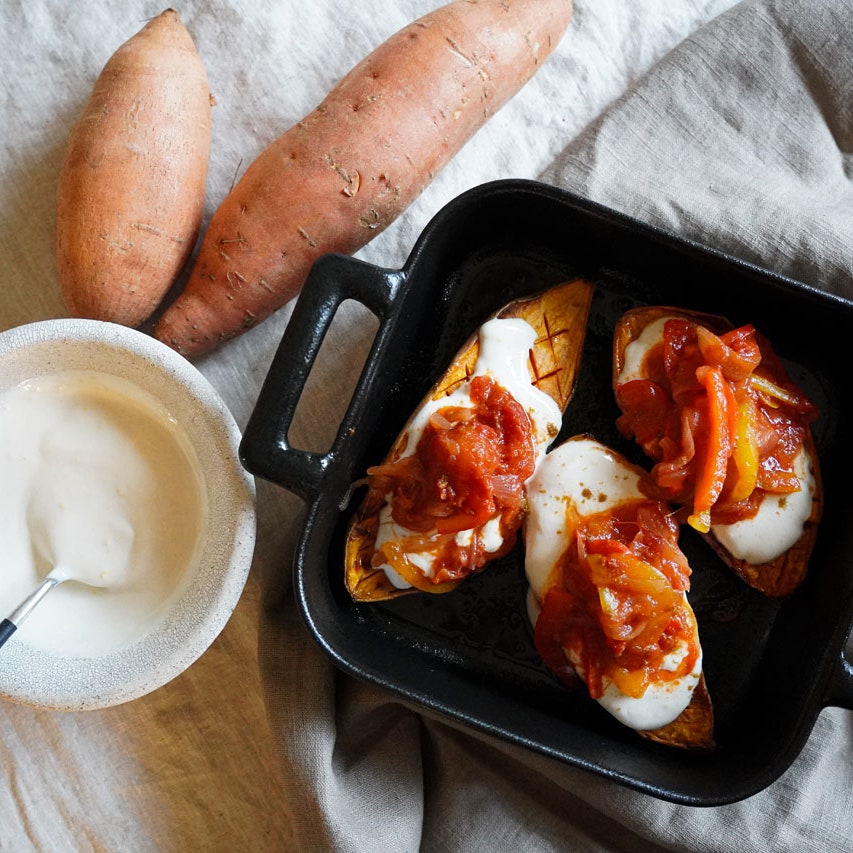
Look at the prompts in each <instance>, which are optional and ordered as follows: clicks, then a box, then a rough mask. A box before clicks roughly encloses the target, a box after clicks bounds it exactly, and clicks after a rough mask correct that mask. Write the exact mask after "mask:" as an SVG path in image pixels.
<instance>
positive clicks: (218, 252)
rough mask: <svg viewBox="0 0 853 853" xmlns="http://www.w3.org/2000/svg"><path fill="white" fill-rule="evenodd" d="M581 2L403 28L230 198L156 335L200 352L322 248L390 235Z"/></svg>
mask: <svg viewBox="0 0 853 853" xmlns="http://www.w3.org/2000/svg"><path fill="white" fill-rule="evenodd" d="M571 13H572V4H571V0H455V2H452V3H449V4H447V5H446V6H443V7H441V8H439V9H437V10H435V11H434V12H432V13H430V14H427V15H425V16H424V17H422V18H420V19H419V20H417V21H415V22H414V23H412V24H410V25H409V26H407V27H405V28H404V29H402V30H401V31H399V32H398V33H397V34H396V35H393V36H391V37H390V38H389V39H388V40H387V41H386V42H385V43H384V44H382V45H380V46H379V47H378V48H377V49H376V50H375V51H374V52H373V53H371V54H370V55H369V56H367V57H366V58H365V59H364V60H362V61H361V62H360V63H359V64H358V65H357V66H356V67H355V68H354V69H353V70H352V71H350V73H349V74H347V75H346V76H345V77H344V78H343V79H342V80H341V81H340V83H338V85H337V86H336V87H335V88H334V89H333V90H332V91H331V92H330V93H329V94H328V96H327V97H326V99H325V100H324V101H323V102H322V103H321V104H320V105H319V106H318V107H317V108H316V109H315V110H314V111H313V112H312V113H311V114H310V115H308V116H307V117H305V118H304V119H303V120H302V121H300V122H299V123H298V124H296V125H295V126H294V127H292V128H291V129H290V130H288V131H287V132H285V133H284V134H283V135H282V136H280V137H279V138H278V139H277V140H276V141H275V142H273V143H272V144H271V145H270V146H269V147H268V148H267V149H266V150H265V151H263V152H262V153H261V154H260V155H259V156H258V158H257V159H256V160H255V161H254V162H253V163H252V164H251V165H250V166H249V168H248V169H247V170H246V173H245V174H244V175H243V177H242V179H241V180H240V181H239V182H238V183H237V185H236V186H235V187H234V188H233V190H232V191H231V192H230V193H229V194H228V195H227V197H226V198H225V199H224V200H223V201H222V203H221V204H220V206H219V209H218V210H217V211H216V213H215V215H214V217H213V219H212V221H211V223H210V227H209V229H208V231H207V233H206V235H205V237H204V240H203V243H202V246H201V249H200V252H199V257H198V259H197V261H196V263H195V266H194V269H193V270H192V272H191V274H190V277H189V281H188V283H187V286H186V288H185V291H184V293H183V294H181V295H180V296H179V297H178V298H177V300H176V301H175V302H174V303H173V304H172V305H171V306H169V307H168V308H167V309H166V311H165V312H164V314H163V316H162V317H161V318H160V320H159V322H158V323H157V325H156V327H155V329H154V334H155V336H156V337H158V338H159V339H160V340H162V341H164V342H165V343H167V344H169V345H170V346H172V347H173V348H175V349H176V350H178V351H179V352H181V353H183V354H185V355H187V356H192V355H194V354H197V353H200V352H203V351H205V350H208V349H211V348H212V347H214V346H216V345H217V344H218V343H220V342H221V341H223V340H225V339H228V338H231V337H234V336H236V335H238V334H240V333H241V332H242V331H244V330H245V329H247V328H249V327H251V326H254V325H255V324H257V323H258V322H260V321H261V320H263V319H264V318H265V317H267V316H269V315H270V314H271V313H273V312H274V311H275V310H276V309H278V308H279V307H281V306H282V305H283V304H285V303H286V302H287V301H288V300H289V299H290V298H291V297H293V296H295V295H296V294H297V293H298V291H299V290H300V288H301V287H302V285H303V283H304V280H305V277H306V274H307V272H308V270H309V268H310V266H311V264H312V263H313V262H314V260H315V259H316V258H317V257H318V256H319V255H321V254H323V253H326V252H344V253H351V252H354V251H356V250H358V249H359V248H361V247H362V246H364V245H365V244H366V243H367V242H368V241H369V240H371V239H372V238H373V237H374V236H376V235H377V234H378V233H380V232H381V231H382V230H383V229H384V228H385V227H386V226H387V225H388V224H389V223H391V222H392V221H393V220H394V219H395V218H396V217H397V216H398V215H399V214H400V213H401V212H402V211H403V210H404V209H405V208H406V207H407V206H408V205H409V204H410V203H411V202H412V201H413V199H415V198H416V197H417V196H418V194H419V193H420V192H421V191H422V190H423V189H424V187H425V186H426V185H427V184H428V183H429V182H430V180H431V179H432V178H433V176H434V175H435V174H436V172H438V170H439V169H441V168H442V167H443V166H444V165H445V164H446V163H447V162H448V160H450V158H451V157H453V156H454V154H455V153H456V152H457V151H458V150H459V149H460V148H461V147H462V145H463V144H464V143H465V142H466V141H467V140H468V139H469V138H470V137H471V136H472V135H473V134H474V132H475V131H476V130H478V129H479V128H480V127H481V126H482V125H483V124H484V123H485V122H486V121H487V120H488V119H489V118H490V117H491V116H492V114H493V113H494V112H496V111H497V110H498V108H499V107H501V106H502V105H503V104H504V103H505V102H506V101H507V100H508V99H509V98H510V97H512V96H513V95H514V94H515V93H516V92H517V91H518V90H519V89H520V88H521V87H522V86H523V85H524V84H525V83H526V82H527V80H528V79H529V78H530V77H531V76H532V75H533V74H534V73H535V71H536V70H537V69H538V68H539V66H540V65H541V64H542V63H543V62H544V61H545V59H546V58H547V57H548V56H549V54H550V53H551V52H552V50H553V49H554V47H555V46H556V45H557V42H558V41H559V39H560V38H561V36H562V34H563V32H564V31H565V29H566V27H567V26H568V23H569V19H570V18H571Z"/></svg>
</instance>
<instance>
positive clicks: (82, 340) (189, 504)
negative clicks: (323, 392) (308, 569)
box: [0, 319, 256, 711]
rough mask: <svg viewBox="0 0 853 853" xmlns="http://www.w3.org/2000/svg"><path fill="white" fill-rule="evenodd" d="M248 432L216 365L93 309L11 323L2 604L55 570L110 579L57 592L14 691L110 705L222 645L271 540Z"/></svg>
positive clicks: (1, 403)
mask: <svg viewBox="0 0 853 853" xmlns="http://www.w3.org/2000/svg"><path fill="white" fill-rule="evenodd" d="M240 439H241V435H240V430H239V428H238V426H237V424H236V423H235V421H234V418H233V416H232V415H231V412H230V411H229V410H228V407H227V406H226V405H225V403H224V401H223V400H222V398H221V397H220V396H219V394H218V393H217V392H216V390H215V389H214V388H213V386H212V385H211V384H210V383H209V382H208V380H207V379H206V378H205V377H204V375H203V374H202V373H201V372H200V371H199V370H198V369H197V368H196V367H195V366H194V365H193V364H191V363H190V362H189V361H187V360H186V359H185V358H183V357H182V356H180V355H178V353H176V352H175V351H174V350H172V349H170V348H169V347H167V346H166V345H165V344H162V343H160V342H159V341H157V340H155V339H154V338H152V337H150V336H148V335H146V334H143V333H142V332H139V331H136V330H134V329H129V328H126V327H124V326H119V325H116V324H114V323H107V322H103V321H98V320H81V319H57V320H46V321H41V322H36V323H29V324H26V325H23V326H19V327H17V328H14V329H10V330H8V331H5V332H0V543H2V545H3V561H2V563H0V613H3V615H5V614H7V613H9V612H11V611H12V610H13V609H14V608H15V607H16V606H17V605H18V604H19V603H20V601H22V600H23V599H24V598H25V597H26V596H27V595H28V594H29V593H30V592H31V591H32V590H33V589H34V588H35V587H36V586H37V585H38V583H39V582H40V580H41V579H42V578H43V577H44V575H46V574H47V573H48V572H49V571H50V570H51V569H52V568H53V566H54V565H55V564H56V563H60V564H62V565H63V566H64V568H66V569H67V571H68V573H69V574H75V573H76V575H77V576H78V577H80V578H81V580H86V579H87V578H88V579H89V580H90V581H93V582H97V584H98V585H102V586H103V587H104V588H97V587H92V586H85V585H83V584H81V583H71V582H69V583H63V584H61V585H59V586H58V587H57V588H56V589H55V590H53V591H52V592H50V594H49V595H48V596H46V597H45V599H44V600H43V601H42V602H41V603H40V604H39V605H38V607H36V608H35V609H34V610H33V611H32V613H31V614H30V616H29V617H28V618H27V619H26V620H25V621H24V622H23V624H22V625H21V626H20V628H19V629H18V630H17V631H16V632H15V635H14V637H12V638H11V639H10V640H9V641H8V642H7V643H6V644H5V645H4V646H3V647H2V650H0V698H5V699H9V700H11V701H15V702H20V703H22V704H26V705H31V706H34V707H39V708H49V709H53V710H71V711H80V710H87V709H95V708H105V707H109V706H113V705H117V704H120V703H122V702H127V701H129V700H131V699H135V698H138V697H140V696H143V695H145V694H147V693H150V692H151V691H152V690H156V689H158V688H159V687H161V686H163V685H164V684H166V683H167V682H169V681H171V680H172V679H173V678H175V677H176V676H178V675H180V674H181V673H182V672H183V671H184V670H185V669H186V668H187V667H189V666H190V665H191V664H192V663H193V662H195V661H196V660H197V659H198V658H199V657H200V656H201V655H202V654H203V653H204V652H205V651H206V650H207V648H208V647H209V646H210V644H211V643H212V642H213V641H214V640H215V639H216V638H217V637H218V635H219V633H220V632H221V631H222V629H223V628H224V627H225V625H226V623H227V622H228V620H229V619H230V617H231V614H232V613H233V611H234V608H235V607H236V605H237V602H238V601H239V599H240V596H241V595H242V592H243V588H244V586H245V584H246V580H247V579H248V576H249V570H250V566H251V562H252V555H253V552H254V546H255V534H256V527H255V523H256V515H255V484H254V479H253V478H252V476H251V475H250V474H249V473H248V472H247V471H246V470H245V468H243V466H242V464H241V463H240V460H239V444H240ZM65 564H67V565H65ZM72 564H76V565H72ZM4 611H5V612H4Z"/></svg>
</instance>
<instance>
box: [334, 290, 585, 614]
mask: <svg viewBox="0 0 853 853" xmlns="http://www.w3.org/2000/svg"><path fill="white" fill-rule="evenodd" d="M592 292H593V285H592V284H590V283H589V282H587V281H585V280H583V279H573V280H571V281H567V282H564V283H562V284H560V285H557V286H556V287H553V288H551V289H549V290H547V291H545V292H543V293H541V294H539V295H537V296H534V297H531V298H527V299H523V300H519V301H516V302H513V303H511V304H509V305H507V306H506V307H504V308H503V309H502V310H501V311H499V312H498V313H497V314H496V315H495V316H494V317H493V318H491V319H490V320H489V321H488V322H486V323H484V324H483V325H482V326H481V327H480V329H479V330H478V332H477V333H476V334H475V335H474V336H473V337H472V338H471V339H470V340H469V341H468V342H467V343H466V344H465V345H464V346H463V348H462V349H461V350H460V351H459V353H458V354H457V355H456V357H455V358H454V359H453V361H452V363H451V364H450V365H449V367H448V368H447V370H446V372H445V373H444V374H443V375H442V377H441V379H440V380H439V381H438V382H437V384H436V385H435V386H434V387H433V389H432V390H431V391H430V392H429V393H428V394H427V396H426V397H425V398H424V400H423V401H422V403H421V404H420V406H419V407H418V409H417V410H416V411H415V413H414V414H413V415H412V417H411V418H410V419H409V420H408V422H407V423H406V425H405V427H404V428H403V430H402V431H401V433H400V435H399V436H398V438H397V439H396V441H395V442H394V444H393V446H392V448H391V450H390V452H389V453H388V455H387V457H386V458H385V460H384V461H383V462H382V463H381V464H378V465H376V466H373V467H371V468H369V469H368V472H367V474H368V476H367V494H366V495H365V497H364V500H363V501H362V503H361V505H360V507H359V509H358V511H357V512H356V514H355V517H354V519H353V521H352V522H351V524H350V528H349V530H348V534H347V538H346V545H345V581H346V586H347V589H348V591H349V593H350V595H351V596H352V597H353V599H355V600H356V601H381V600H385V599H390V598H394V597H397V596H400V595H405V594H408V593H411V592H415V591H422V592H430V593H443V592H448V591H450V590H451V589H454V588H455V587H456V586H457V585H458V584H459V583H460V582H461V581H462V580H464V579H465V578H466V577H468V576H470V575H472V574H474V573H476V572H479V571H482V570H483V568H484V567H485V566H486V565H487V564H488V563H489V562H490V561H492V560H494V559H496V558H497V557H500V556H502V555H503V554H505V553H507V552H508V551H509V550H510V549H511V548H512V546H513V545H514V543H515V541H516V536H517V532H518V529H519V527H520V525H521V521H522V518H523V516H524V513H525V512H526V498H525V494H524V483H525V482H526V481H527V480H528V479H529V477H530V476H531V475H532V474H533V472H534V470H535V468H536V466H537V465H538V464H539V462H540V461H541V459H542V458H543V457H544V455H545V451H546V450H547V448H548V446H549V445H550V444H551V442H552V441H553V440H554V438H555V437H556V435H557V433H558V432H559V430H560V426H561V423H562V415H563V411H564V409H565V407H566V405H567V403H568V401H569V398H570V397H571V394H572V391H573V389H574V385H575V379H576V376H577V371H578V367H579V364H580V359H581V353H582V349H583V342H584V337H585V333H586V323H587V316H588V314H589V306H590V302H591V299H592Z"/></svg>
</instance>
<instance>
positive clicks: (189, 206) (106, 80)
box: [56, 9, 211, 326]
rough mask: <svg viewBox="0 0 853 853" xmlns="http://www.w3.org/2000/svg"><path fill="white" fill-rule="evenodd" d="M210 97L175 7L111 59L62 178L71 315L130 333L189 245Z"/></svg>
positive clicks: (59, 246)
mask: <svg viewBox="0 0 853 853" xmlns="http://www.w3.org/2000/svg"><path fill="white" fill-rule="evenodd" d="M210 140H211V122H210V91H209V88H208V83H207V75H206V74H205V70H204V67H203V66H202V63H201V60H200V58H199V55H198V53H197V52H196V48H195V45H194V44H193V41H192V38H191V37H190V35H189V33H188V32H187V30H186V28H185V27H184V25H183V23H182V22H181V19H180V17H179V16H178V14H177V13H176V12H174V11H173V10H171V9H168V10H166V11H165V12H163V13H162V14H161V15H159V16H158V17H156V18H154V19H153V20H151V21H150V22H149V23H148V24H146V26H145V27H144V28H143V29H142V30H140V31H139V32H138V33H137V34H136V35H135V36H133V37H132V38H130V39H129V40H128V41H127V42H125V43H124V44H123V45H122V46H121V47H120V48H119V49H118V50H117V51H116V52H115V53H114V54H113V56H112V57H111V58H110V59H109V61H108V62H107V64H106V65H105V66H104V69H103V71H102V72H101V74H100V76H99V77H98V79H97V81H96V83H95V86H94V89H93V91H92V94H91V97H90V98H89V101H88V103H87V104H86V108H85V110H84V112H83V115H82V116H81V118H80V119H79V121H78V122H77V124H76V126H75V127H74V129H73V131H72V133H71V137H70V140H69V144H68V149H67V152H66V155H65V160H64V162H63V165H62V171H61V173H60V177H59V187H58V194H57V210H56V256H57V263H58V266H59V276H60V283H61V286H62V294H63V297H64V299H65V302H66V306H67V308H68V310H69V312H70V313H71V314H73V315H75V316H78V317H91V318H95V319H99V320H111V321H113V322H117V323H122V324H124V325H127V326H137V325H139V324H140V323H141V322H142V321H143V320H145V319H146V318H147V317H148V316H149V315H150V314H151V313H152V312H153V310H154V309H155V308H156V307H157V305H159V304H160V302H161V301H162V299H163V296H164V295H165V293H166V291H167V290H168V289H169V287H170V286H171V285H172V283H173V282H174V280H175V278H176V276H177V275H178V273H179V272H180V271H181V269H182V267H183V266H184V265H185V264H186V262H187V259H188V258H189V255H190V253H191V251H192V249H193V247H194V245H195V241H196V238H197V236H198V232H199V228H200V225H201V217H202V213H203V208H204V192H205V182H206V180H207V166H208V160H209V157H210Z"/></svg>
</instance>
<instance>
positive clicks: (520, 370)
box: [375, 318, 563, 589]
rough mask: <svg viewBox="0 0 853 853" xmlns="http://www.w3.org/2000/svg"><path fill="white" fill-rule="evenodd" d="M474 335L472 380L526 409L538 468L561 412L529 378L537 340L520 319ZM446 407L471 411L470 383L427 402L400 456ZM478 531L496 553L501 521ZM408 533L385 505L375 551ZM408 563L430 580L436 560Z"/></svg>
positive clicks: (400, 583) (463, 539)
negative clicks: (486, 380)
mask: <svg viewBox="0 0 853 853" xmlns="http://www.w3.org/2000/svg"><path fill="white" fill-rule="evenodd" d="M478 336H479V343H480V351H479V355H478V357H477V364H476V367H475V369H474V373H473V375H472V377H471V378H472V379H473V377H474V376H484V375H487V376H491V377H492V379H494V380H495V382H497V383H498V384H499V385H501V386H502V387H504V388H505V389H506V390H507V391H509V392H510V394H512V396H513V397H515V399H516V400H517V401H518V402H519V403H520V404H521V405H522V406H523V407H524V409H525V411H526V412H527V414H528V415H529V417H530V422H531V424H532V427H533V439H534V444H535V460H536V465H538V464H539V463H540V462H541V460H542V459H543V457H544V456H545V452H546V451H547V449H548V445H549V444H550V443H551V442H552V441H553V439H554V436H556V434H557V433H558V432H559V430H560V426H561V424H562V420H563V413H562V412H561V411H560V407H559V406H558V405H557V403H556V402H555V401H554V399H553V398H552V397H551V396H550V395H548V394H546V393H545V392H544V391H540V390H539V389H538V388H537V387H536V386H535V385H534V384H533V382H532V380H531V376H530V370H529V368H528V362H529V352H530V349H531V347H532V346H533V343H534V341H535V340H536V331H535V329H534V328H533V327H532V326H531V325H530V324H529V323H527V322H526V321H525V320H521V319H518V318H508V319H492V320H489V321H488V322H486V323H484V324H483V325H482V326H481V327H480V330H479V333H478ZM445 406H464V407H467V408H473V404H472V403H471V383H470V381H468V382H465V383H463V384H461V385H460V386H459V387H458V388H456V389H455V390H454V391H453V392H452V393H451V394H449V395H448V396H446V397H442V398H441V399H439V400H430V401H429V402H428V403H427V404H426V405H425V406H424V407H423V408H422V409H421V410H420V411H419V412H418V413H417V414H416V416H415V417H414V419H413V421H412V423H411V424H410V425H409V427H408V429H407V432H408V443H407V446H406V451H405V453H404V454H403V456H407V455H409V454H411V453H414V451H415V448H416V447H417V444H418V441H419V440H420V437H421V434H422V433H423V431H424V427H425V426H426V424H427V423H428V422H429V419H430V417H431V416H432V415H433V413H434V412H436V411H437V410H438V409H442V408H444V407H445ZM480 533H481V534H482V536H483V541H484V547H485V550H486V552H487V553H494V552H496V551H497V550H499V548H500V547H501V545H503V537H502V536H501V534H500V521H499V518H494V519H492V520H490V521H488V522H487V523H486V524H485V525H484V526H483V527H482V528H481V529H480ZM410 534H411V531H409V530H407V529H406V528H404V527H401V526H400V525H398V524H396V523H395V522H394V521H393V519H392V518H391V508H390V506H389V504H388V503H387V502H386V504H385V506H384V507H383V508H382V510H381V511H380V514H379V529H378V532H377V536H376V545H375V547H376V549H377V550H381V548H382V545H383V544H384V543H385V542H388V541H391V540H394V539H401V538H403V537H405V536H408V535H410ZM472 535H473V534H472V531H470V530H463V531H460V532H459V533H458V534H457V535H456V539H457V542H459V544H460V545H463V546H464V545H465V544H467V543H468V542H470V541H471V536H472ZM408 559H409V561H410V562H411V563H412V564H413V565H414V566H416V567H417V568H418V570H419V571H421V572H423V574H424V577H432V575H433V572H434V567H433V564H434V562H435V557H434V556H433V554H432V553H431V552H429V551H425V552H423V553H416V554H412V553H410V554H409V555H408ZM382 569H383V570H384V571H385V574H386V575H387V577H388V579H389V580H390V581H391V583H393V584H394V585H395V586H396V587H398V588H400V589H405V588H407V587H409V586H410V584H409V583H408V581H406V580H405V579H404V578H402V577H400V575H399V574H398V573H397V572H395V571H394V570H393V569H392V568H391V567H390V566H388V565H384V566H382Z"/></svg>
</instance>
